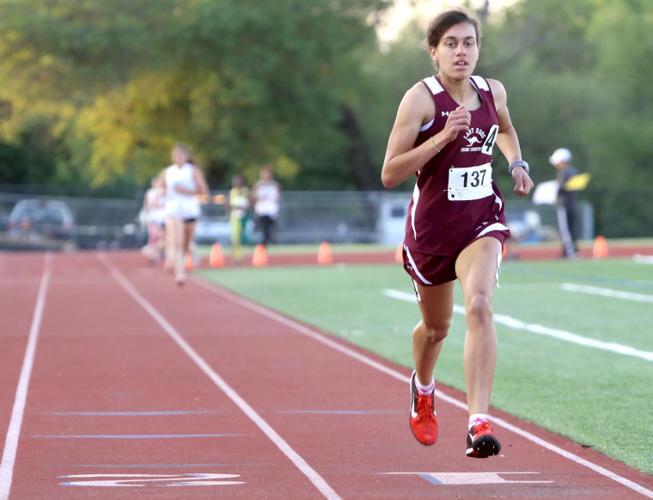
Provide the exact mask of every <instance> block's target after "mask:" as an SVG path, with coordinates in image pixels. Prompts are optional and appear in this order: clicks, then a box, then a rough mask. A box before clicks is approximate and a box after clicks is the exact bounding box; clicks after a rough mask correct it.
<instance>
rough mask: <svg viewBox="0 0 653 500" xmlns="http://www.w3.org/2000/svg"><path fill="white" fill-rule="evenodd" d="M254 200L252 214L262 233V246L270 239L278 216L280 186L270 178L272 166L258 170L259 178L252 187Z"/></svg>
mask: <svg viewBox="0 0 653 500" xmlns="http://www.w3.org/2000/svg"><path fill="white" fill-rule="evenodd" d="M252 199H253V202H254V215H256V221H257V223H258V226H259V228H260V230H261V232H262V233H263V241H262V242H261V243H262V244H263V245H264V246H266V247H267V246H268V245H269V244H270V242H271V241H272V231H273V228H274V225H275V223H276V220H277V217H278V216H279V205H280V203H281V188H280V187H279V184H278V183H277V182H276V181H275V180H274V179H273V178H272V167H271V166H269V165H266V166H264V167H263V168H262V169H261V171H260V172H259V180H258V182H257V183H256V184H255V185H254V188H253V189H252Z"/></svg>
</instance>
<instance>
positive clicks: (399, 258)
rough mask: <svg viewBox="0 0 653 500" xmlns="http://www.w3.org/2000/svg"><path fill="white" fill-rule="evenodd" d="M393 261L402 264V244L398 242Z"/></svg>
mask: <svg viewBox="0 0 653 500" xmlns="http://www.w3.org/2000/svg"><path fill="white" fill-rule="evenodd" d="M395 262H396V263H397V264H403V263H404V244H403V243H399V244H398V245H397V249H396V250H395Z"/></svg>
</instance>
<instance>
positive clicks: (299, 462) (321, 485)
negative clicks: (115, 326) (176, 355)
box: [97, 254, 340, 500]
mask: <svg viewBox="0 0 653 500" xmlns="http://www.w3.org/2000/svg"><path fill="white" fill-rule="evenodd" d="M97 257H98V259H99V260H100V261H101V262H102V263H103V264H104V265H105V266H106V267H107V269H108V270H109V272H110V273H111V275H112V276H113V278H114V279H115V280H116V281H117V282H118V283H119V284H120V286H122V287H123V288H124V289H125V291H126V292H127V294H128V295H129V296H130V297H131V298H132V299H134V301H135V302H136V303H137V304H138V305H140V306H141V307H142V308H143V309H144V310H145V311H146V312H147V313H148V314H149V315H150V316H151V317H152V318H153V319H154V320H155V321H156V322H157V323H158V324H159V325H160V326H161V328H163V330H164V331H165V332H166V333H167V334H168V335H169V336H170V338H171V339H172V340H173V341H174V342H175V343H176V344H177V345H178V346H179V347H180V348H181V350H182V351H184V352H185V353H186V354H187V355H188V357H189V358H190V359H191V360H193V362H194V363H195V364H196V365H197V366H198V368H199V369H200V370H202V371H203V372H204V373H205V374H206V375H207V376H208V377H209V378H210V379H211V381H212V382H213V383H214V384H215V385H216V386H218V388H219V389H220V390H222V392H224V393H225V394H226V395H227V397H228V398H229V399H231V400H232V401H233V402H234V404H235V405H236V406H238V408H240V410H241V411H242V412H243V413H244V414H245V415H246V416H247V418H249V419H250V420H251V421H252V422H254V424H255V425H256V426H257V427H258V428H259V429H261V431H263V433H264V434H265V435H266V436H267V437H268V438H269V439H270V441H272V442H273V443H274V444H275V445H276V446H277V448H279V450H281V452H282V453H283V454H284V455H286V457H288V459H289V460H290V461H291V462H292V463H293V465H294V466H295V467H297V469H299V471H300V472H301V473H302V474H304V476H306V477H307V478H308V480H309V481H310V482H311V483H313V485H314V486H315V487H316V488H317V489H318V490H319V491H320V493H322V494H323V495H324V496H325V497H326V498H328V499H333V500H335V499H340V496H339V495H338V494H337V493H336V492H335V490H334V489H333V488H332V487H331V486H330V485H329V484H328V483H327V482H326V481H325V480H324V478H323V477H322V476H320V475H319V474H318V473H317V471H316V470H315V469H313V468H312V467H311V466H310V465H309V464H308V462H306V460H304V459H303V458H302V457H301V456H300V455H299V453H297V452H296V451H295V450H294V449H293V448H292V447H291V446H290V445H289V444H288V443H287V442H286V441H285V440H284V439H283V438H282V437H281V436H280V435H279V434H278V433H277V431H275V430H274V429H273V428H272V426H270V424H268V423H267V422H266V421H265V420H264V419H263V418H262V417H261V416H260V415H259V414H258V413H257V412H256V410H254V408H252V407H251V406H250V405H249V404H248V403H247V402H246V401H245V400H244V399H243V398H242V397H241V396H240V395H239V394H238V393H237V392H236V391H235V390H234V389H233V388H232V387H231V386H230V385H229V384H227V383H226V382H225V381H224V379H222V377H220V375H218V374H217V373H216V372H215V370H213V368H211V366H210V365H209V364H208V363H207V362H206V361H205V360H204V358H202V357H201V356H200V355H199V354H198V353H197V352H196V351H195V350H194V349H193V348H192V347H191V346H190V344H189V343H188V342H186V340H185V339H184V338H183V337H182V335H181V334H180V333H179V332H178V331H177V330H176V329H175V328H174V327H173V326H172V325H171V324H170V323H169V322H168V320H166V319H165V318H164V317H163V315H162V314H161V313H159V311H158V310H157V309H156V308H155V307H154V306H152V304H150V303H149V302H148V301H147V299H145V297H143V296H142V295H141V294H140V293H139V292H138V290H136V288H134V286H133V285H132V284H131V283H130V282H129V281H128V280H127V279H126V278H125V277H124V276H123V275H122V273H120V271H118V269H116V268H115V267H114V266H113V265H112V264H111V263H110V262H109V261H108V259H107V258H106V256H104V255H102V254H97Z"/></svg>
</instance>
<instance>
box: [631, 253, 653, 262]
mask: <svg viewBox="0 0 653 500" xmlns="http://www.w3.org/2000/svg"><path fill="white" fill-rule="evenodd" d="M633 260H634V261H635V262H636V263H638V264H653V255H641V254H638V253H636V254H635V255H633Z"/></svg>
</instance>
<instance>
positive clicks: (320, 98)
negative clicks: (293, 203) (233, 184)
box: [0, 0, 387, 187]
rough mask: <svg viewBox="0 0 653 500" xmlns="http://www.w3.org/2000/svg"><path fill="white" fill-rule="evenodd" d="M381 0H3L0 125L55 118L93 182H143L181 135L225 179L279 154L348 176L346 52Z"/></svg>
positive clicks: (290, 168)
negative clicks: (2, 117) (1, 118)
mask: <svg viewBox="0 0 653 500" xmlns="http://www.w3.org/2000/svg"><path fill="white" fill-rule="evenodd" d="M386 3H387V2H386V1H385V0H355V1H349V2H337V1H336V2H334V1H330V0H311V1H310V2H306V1H302V0H279V1H276V2H258V1H254V0H241V1H239V2H232V1H230V0H162V1H157V2H151V1H146V0H141V1H137V2H134V1H127V0H111V1H107V0H85V1H84V2H74V3H73V2H52V1H47V0H11V1H7V0H5V1H3V2H1V3H0V28H1V30H0V31H1V32H3V33H4V35H2V36H1V37H0V58H1V59H2V61H3V62H2V63H0V78H2V79H3V80H6V81H11V83H12V84H11V85H10V86H8V87H6V88H5V89H4V91H3V94H4V95H3V98H4V99H5V100H9V101H10V102H11V103H12V106H13V108H14V119H13V120H11V122H12V123H11V124H5V127H4V131H5V133H6V134H11V133H14V134H15V133H16V131H17V130H19V129H20V127H21V126H22V124H23V123H24V119H25V117H26V116H27V115H30V114H45V115H47V116H52V117H54V119H55V120H56V121H57V124H58V129H57V130H58V132H59V133H60V134H63V133H64V132H65V137H63V138H62V139H63V142H64V145H65V148H66V149H67V152H68V157H69V158H70V161H71V162H72V163H74V164H76V165H79V166H82V165H89V166H90V168H89V169H88V171H86V172H85V174H86V175H87V176H88V177H89V180H90V181H91V182H94V183H97V184H103V183H106V182H109V181H111V180H112V179H116V178H120V177H124V176H134V177H135V178H136V179H138V180H140V181H142V180H144V178H145V177H147V176H149V175H151V174H153V173H154V172H156V171H157V170H159V169H160V168H161V167H162V166H163V165H164V164H165V163H166V161H167V157H168V155H169V149H170V146H171V145H172V144H173V143H174V142H176V141H183V142H188V143H189V144H191V145H192V146H193V147H194V149H195V150H196V151H197V156H198V159H199V160H200V162H201V163H202V164H203V166H204V167H205V169H206V170H207V172H208V175H209V178H211V179H214V180H216V181H218V182H220V181H223V180H224V178H225V177H227V176H228V175H229V174H230V173H232V172H234V171H238V170H244V171H246V172H248V173H249V174H250V176H252V175H253V173H254V171H255V170H256V169H257V168H258V167H259V166H260V165H261V164H262V163H265V162H272V163H274V164H276V166H277V167H278V168H277V170H278V174H279V175H280V176H281V177H282V178H285V179H286V181H287V182H289V183H293V182H297V183H300V182H301V183H302V184H304V185H311V184H315V185H326V186H329V187H335V186H337V185H342V184H346V183H347V182H348V181H349V178H350V175H349V173H348V169H347V165H346V162H344V161H342V159H343V155H344V154H345V153H346V147H347V137H346V136H345V135H344V134H342V133H341V131H340V129H339V126H338V124H339V121H340V120H341V119H342V113H341V110H342V106H343V104H344V103H343V98H342V95H341V94H342V92H341V91H342V89H343V88H344V87H346V86H347V84H348V81H350V80H351V79H354V80H355V78H356V72H357V68H356V67H355V66H354V65H353V64H352V59H351V58H350V57H349V54H350V53H351V52H352V50H353V48H354V47H356V46H357V45H359V44H360V43H362V42H364V41H365V40H369V39H371V38H373V28H372V26H371V25H370V24H369V23H368V22H367V19H368V16H369V15H371V14H373V13H375V12H377V11H378V10H379V9H381V8H383V7H384V6H385V4H386ZM24 89H27V91H26V92H24V91H23V90H24ZM12 127H13V129H12ZM325 166H328V168H327V169H325V168H324V167H325Z"/></svg>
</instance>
